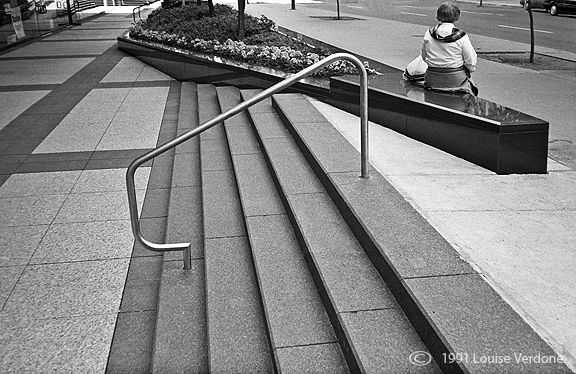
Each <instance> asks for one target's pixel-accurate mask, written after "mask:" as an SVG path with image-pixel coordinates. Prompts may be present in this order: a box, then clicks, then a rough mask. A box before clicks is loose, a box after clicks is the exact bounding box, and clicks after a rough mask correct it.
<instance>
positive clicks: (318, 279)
mask: <svg viewBox="0 0 576 374" xmlns="http://www.w3.org/2000/svg"><path fill="white" fill-rule="evenodd" d="M256 92H258V91H255V90H244V91H242V93H243V96H244V99H248V98H249V97H251V96H253V95H254V94H255V93H256ZM248 112H249V114H250V117H251V119H252V122H253V124H254V128H255V130H256V133H257V136H258V138H259V142H260V143H261V144H262V149H263V153H264V155H265V156H264V157H265V158H266V161H267V163H268V164H269V165H270V169H271V171H272V175H273V178H274V180H275V183H276V185H277V187H278V190H279V191H280V193H279V194H280V196H281V198H282V200H283V201H284V206H285V208H286V211H287V214H288V217H289V219H290V221H291V222H292V226H293V227H294V231H295V233H296V237H297V238H298V241H299V243H300V246H301V248H302V250H303V253H304V256H305V258H306V261H307V263H308V267H309V269H310V272H311V273H312V276H313V279H314V281H315V285H316V287H317V289H318V290H319V293H320V296H321V298H322V301H323V304H324V307H325V308H326V310H327V313H328V315H329V317H330V320H331V322H332V325H333V327H334V329H335V331H336V334H337V336H338V340H339V343H340V345H341V347H342V350H343V352H344V355H345V357H346V361H347V363H348V366H349V367H350V370H351V371H352V372H363V373H384V372H411V371H412V370H415V369H416V367H415V366H414V365H413V364H412V363H410V361H409V360H408V358H409V357H410V355H411V354H412V353H413V352H417V351H426V347H425V346H424V344H423V343H422V341H421V340H420V338H419V336H418V334H417V333H416V332H415V331H414V328H413V327H412V325H411V324H410V323H409V321H408V319H407V318H406V317H405V316H404V314H403V312H402V310H401V309H400V307H399V306H398V304H397V303H396V300H395V299H394V297H393V295H392V293H391V292H390V291H389V289H388V288H387V286H386V284H385V283H384V282H383V280H382V279H381V278H380V276H379V274H378V272H377V271H376V269H375V268H374V266H373V265H372V263H371V262H370V259H369V258H368V257H367V256H366V254H365V253H364V250H363V248H362V247H361V246H360V244H359V243H358V241H357V240H356V238H355V237H354V235H353V233H352V231H351V230H350V229H349V228H348V226H347V224H346V222H345V221H344V219H343V218H342V216H341V215H340V213H339V212H338V210H337V209H336V207H335V206H334V204H333V203H332V201H331V199H330V197H329V196H328V194H327V193H326V191H325V190H324V187H323V186H322V184H321V183H320V181H319V180H318V178H317V177H316V176H315V175H314V172H313V170H312V169H311V167H310V166H309V164H308V162H307V160H306V158H305V157H304V155H303V154H302V152H300V150H299V149H298V147H297V145H296V143H295V142H294V140H293V139H292V137H291V136H290V134H289V133H288V132H287V131H286V128H285V127H284V124H283V123H282V121H281V119H280V117H279V116H278V115H277V113H276V111H275V109H274V108H273V107H272V103H271V101H270V100H267V101H264V102H262V103H260V104H258V105H255V106H254V107H252V108H249V109H248ZM303 114H304V116H303V118H311V116H313V115H315V114H314V113H313V112H307V113H303ZM318 114H319V113H318V112H317V113H316V115H318ZM308 115H310V116H308ZM423 372H439V370H438V368H437V367H436V366H435V365H434V364H433V363H432V365H429V366H427V367H426V369H425V370H424V371H423Z"/></svg>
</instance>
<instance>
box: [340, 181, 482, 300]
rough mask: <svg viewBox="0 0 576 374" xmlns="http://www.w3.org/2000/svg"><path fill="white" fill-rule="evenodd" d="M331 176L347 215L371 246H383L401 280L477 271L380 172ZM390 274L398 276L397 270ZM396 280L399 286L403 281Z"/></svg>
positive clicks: (380, 247) (379, 250) (383, 253)
mask: <svg viewBox="0 0 576 374" xmlns="http://www.w3.org/2000/svg"><path fill="white" fill-rule="evenodd" d="M330 180H331V181H332V183H333V184H334V185H335V186H336V188H337V189H338V193H339V194H340V195H341V196H342V199H343V201H345V202H346V204H347V207H345V209H346V211H347V212H348V213H346V211H345V212H344V213H343V215H344V216H345V217H347V219H348V222H350V223H351V224H352V228H353V230H354V231H356V232H357V235H358V236H359V237H361V238H362V240H364V241H365V248H366V246H368V250H369V251H370V250H377V251H378V252H379V253H380V254H381V256H382V257H383V258H384V259H385V260H386V261H387V262H388V263H389V264H390V265H391V267H392V269H394V272H396V273H397V275H398V276H399V277H400V279H406V278H414V277H425V276H436V275H450V274H472V273H475V271H474V270H473V269H472V268H471V267H470V265H469V264H468V263H467V262H466V261H464V260H463V259H462V258H461V257H460V256H459V255H458V252H456V250H455V249H454V248H452V246H451V245H450V244H449V243H448V242H447V241H446V240H445V239H444V238H443V237H442V236H441V235H440V234H439V233H438V232H437V231H436V230H435V229H434V228H433V227H432V226H431V225H430V224H429V223H428V222H427V221H426V219H424V218H423V217H422V216H421V215H420V214H419V213H418V212H417V211H416V210H415V209H414V208H413V207H412V206H411V205H410V203H408V202H407V201H406V200H404V198H403V197H402V196H401V195H400V194H399V193H398V192H397V191H396V190H395V189H394V188H393V187H392V186H391V185H390V184H389V183H388V182H387V181H386V180H385V179H384V178H383V177H382V176H380V175H379V174H376V173H373V175H372V176H371V177H370V178H369V179H363V178H358V175H357V174H355V173H333V174H330ZM374 207H378V209H374ZM341 209H342V206H341ZM352 211H353V212H354V214H352V213H351V212H352ZM362 232H363V233H362ZM371 243H375V244H371ZM374 246H375V248H372V247H374ZM380 270H381V269H380ZM389 275H390V277H389V278H390V279H392V277H391V276H392V274H389ZM383 276H386V275H383ZM385 279H386V278H385ZM386 280H387V281H388V280H389V279H386ZM394 283H396V285H395V286H397V285H398V284H397V280H396V281H394ZM392 291H393V292H394V293H396V291H397V290H394V289H393V290H392Z"/></svg>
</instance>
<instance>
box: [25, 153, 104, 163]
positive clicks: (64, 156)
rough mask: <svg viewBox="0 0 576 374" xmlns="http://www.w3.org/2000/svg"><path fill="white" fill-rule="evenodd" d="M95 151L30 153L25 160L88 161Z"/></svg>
mask: <svg viewBox="0 0 576 374" xmlns="http://www.w3.org/2000/svg"><path fill="white" fill-rule="evenodd" d="M92 156H93V152H91V151H89V152H61V153H36V154H31V155H29V156H28V157H27V158H26V160H25V161H24V162H26V163H38V162H62V161H88V160H89V159H90V157H92Z"/></svg>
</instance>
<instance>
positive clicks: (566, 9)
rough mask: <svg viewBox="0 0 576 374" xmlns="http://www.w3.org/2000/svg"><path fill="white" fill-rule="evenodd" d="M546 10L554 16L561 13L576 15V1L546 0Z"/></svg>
mask: <svg viewBox="0 0 576 374" xmlns="http://www.w3.org/2000/svg"><path fill="white" fill-rule="evenodd" d="M544 8H546V10H548V11H549V12H550V15H553V16H557V15H558V14H560V13H568V14H576V0H544Z"/></svg>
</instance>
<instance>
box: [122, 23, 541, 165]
mask: <svg viewBox="0 0 576 374" xmlns="http://www.w3.org/2000/svg"><path fill="white" fill-rule="evenodd" d="M298 37H299V38H307V39H308V41H310V38H308V37H305V36H302V35H298ZM118 46H119V48H120V49H122V50H123V51H125V52H127V53H129V54H130V55H132V56H135V57H137V58H138V59H140V60H142V61H143V62H146V63H147V64H148V65H150V66H153V67H155V68H156V69H158V70H160V71H162V72H164V73H166V74H167V75H169V76H171V77H173V78H174V79H177V80H179V81H182V82H185V81H193V82H196V83H211V84H215V85H219V84H226V85H232V86H236V87H239V88H262V89H266V88H268V87H270V86H272V85H274V84H275V83H278V82H280V81H281V80H283V79H285V78H286V77H287V76H289V74H288V73H285V72H283V71H279V70H275V69H270V68H265V67H258V66H253V65H250V64H243V63H240V62H237V61H233V60H227V59H223V58H220V57H215V56H211V55H206V54H202V53H193V52H186V51H181V50H178V49H175V48H167V47H165V46H162V45H155V44H152V43H144V42H140V41H137V40H132V39H130V38H129V35H128V33H125V34H124V35H123V36H121V37H119V38H118ZM324 46H325V47H330V46H327V45H324ZM330 49H333V51H334V52H336V51H341V50H335V49H334V48H330ZM360 58H361V59H363V60H365V59H364V58H362V57H360ZM370 64H371V66H372V67H375V68H376V69H377V70H379V71H381V72H383V73H384V74H382V75H379V76H372V77H370V79H369V118H370V120H371V121H373V122H376V123H378V124H381V125H383V126H386V127H389V128H391V129H393V130H395V131H398V132H399V133H402V134H404V135H406V136H408V137H410V138H413V139H416V140H419V141H422V142H424V143H426V144H429V145H431V146H433V147H436V148H438V149H441V150H443V151H446V152H448V153H450V154H453V155H455V156H457V157H460V158H463V159H465V160H467V161H470V162H472V163H474V164H476V165H479V166H482V167H484V168H486V169H488V170H491V171H493V172H495V173H497V174H543V173H546V172H547V157H548V132H549V124H548V122H546V121H543V120H540V119H538V118H535V117H532V116H529V115H527V114H525V113H521V112H518V111H516V110H513V109H510V108H507V107H504V106H502V105H499V104H497V103H493V102H490V101H487V100H484V99H481V98H477V97H471V96H470V95H459V94H453V95H450V94H444V93H439V92H433V91H429V90H425V89H423V88H421V87H418V86H415V85H410V84H407V83H405V82H403V81H402V79H401V71H399V70H397V69H394V68H391V67H389V66H386V65H383V64H379V63H378V62H374V61H370ZM286 92H301V93H305V94H307V95H310V96H313V97H316V98H318V99H320V100H323V101H326V102H328V103H330V104H332V105H334V106H336V107H338V108H341V109H343V110H346V111H349V112H351V113H354V114H358V113H359V77H358V76H345V77H332V78H316V77H309V78H306V79H303V80H301V81H300V82H299V83H297V84H295V85H293V86H292V87H290V88H289V89H288V90H287V91H286Z"/></svg>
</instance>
